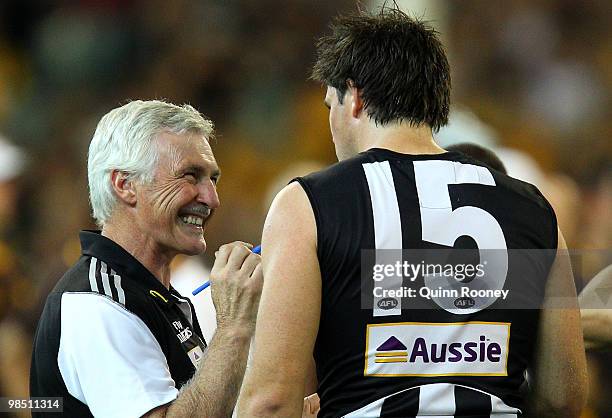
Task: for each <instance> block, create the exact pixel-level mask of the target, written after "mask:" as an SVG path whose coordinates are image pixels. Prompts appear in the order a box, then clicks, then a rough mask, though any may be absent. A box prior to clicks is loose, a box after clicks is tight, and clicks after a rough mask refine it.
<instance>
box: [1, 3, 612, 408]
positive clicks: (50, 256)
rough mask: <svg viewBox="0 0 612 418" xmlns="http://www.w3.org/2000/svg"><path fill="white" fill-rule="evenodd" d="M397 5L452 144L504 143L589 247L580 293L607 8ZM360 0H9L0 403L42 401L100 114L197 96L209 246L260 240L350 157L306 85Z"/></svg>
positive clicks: (609, 83)
mask: <svg viewBox="0 0 612 418" xmlns="http://www.w3.org/2000/svg"><path fill="white" fill-rule="evenodd" d="M376 3H377V2H363V3H362V6H361V7H363V8H370V7H374V5H375V4H376ZM399 3H400V4H401V5H402V7H404V8H405V9H406V10H411V11H412V12H413V14H415V15H417V16H422V17H424V18H425V19H427V20H432V21H433V23H434V25H435V26H436V27H437V28H438V30H439V31H440V32H441V34H442V39H443V41H444V43H445V45H446V47H447V50H448V53H449V57H450V61H451V67H452V70H453V103H454V108H453V118H452V120H451V127H450V128H448V129H446V130H445V131H443V132H441V133H440V140H441V142H449V141H455V142H456V141H462V142H463V141H475V142H478V143H481V144H483V145H487V146H491V147H494V148H496V149H498V150H499V152H500V153H501V155H502V157H503V158H505V161H506V163H507V164H508V165H509V168H510V172H511V173H514V174H515V175H517V176H520V177H523V178H525V179H528V180H531V181H534V182H535V183H536V184H537V185H538V186H539V187H541V189H542V190H543V191H544V193H545V194H546V195H547V196H548V197H549V199H550V200H551V202H552V203H553V205H554V206H555V208H556V210H557V213H558V215H559V219H560V224H561V227H562V229H563V231H564V233H565V236H566V239H567V241H568V245H569V246H570V247H571V248H576V249H580V250H584V251H583V254H582V256H581V257H580V262H579V266H575V269H576V276H577V281H578V287H579V288H581V287H583V286H584V283H585V282H586V281H588V279H589V278H591V277H592V276H593V275H594V274H595V273H596V272H597V271H599V270H600V269H602V268H603V267H604V266H606V265H608V264H610V262H612V261H611V260H610V251H609V249H610V248H611V247H612V245H611V244H612V216H611V212H612V163H611V156H612V141H611V140H610V138H611V136H612V125H611V124H610V120H612V107H611V106H610V104H611V99H612V95H611V94H610V91H611V87H612V36H611V35H612V8H611V7H610V5H609V2H608V1H606V0H581V1H575V0H512V1H501V0H492V1H490V0H465V1H461V2H450V1H441V0H428V1H400V2H399ZM355 7H356V6H355V2H354V1H348V0H334V1H306V0H287V1H283V2H279V1H276V0H236V1H231V2H230V1H223V0H206V1H204V0H203V1H189V0H175V1H167V0H166V1H164V0H147V1H140V0H80V1H77V0H72V1H69V0H64V1H60V0H58V1H50V0H39V1H25V0H3V1H2V2H0V132H1V136H2V138H3V139H2V140H1V141H0V396H10V397H17V396H26V395H27V373H28V365H29V357H30V349H31V348H30V341H31V335H32V333H33V330H34V328H35V325H36V321H37V318H38V315H39V314H40V309H41V306H42V305H41V303H42V300H43V297H44V296H45V295H46V293H47V292H48V290H49V289H50V287H51V286H53V284H54V283H55V281H56V280H57V279H58V278H59V277H60V276H61V274H62V272H63V271H64V270H65V269H66V267H67V266H69V265H70V264H71V263H72V262H73V261H74V260H75V259H76V258H77V257H78V252H79V247H78V242H77V232H78V230H79V229H82V228H86V227H90V228H91V227H93V224H92V222H91V220H90V215H89V207H88V203H87V186H86V184H87V183H86V151H87V146H88V143H89V140H90V138H91V135H92V133H93V130H94V128H95V124H96V123H97V121H98V120H99V118H100V117H101V116H102V115H103V114H104V113H106V112H107V111H108V110H109V109H111V108H112V107H115V106H117V105H119V104H122V103H124V102H125V101H126V100H128V99H136V98H142V99H148V98H164V99H167V100H169V101H172V102H175V103H186V102H188V103H191V104H192V105H194V106H195V107H196V108H198V109H199V110H200V111H202V112H203V113H204V114H206V115H207V116H209V117H211V118H212V119H213V121H214V122H215V124H216V131H217V139H216V140H215V141H213V149H214V151H215V154H216V157H217V160H218V162H219V164H220V166H221V168H222V171H223V178H222V180H221V183H220V185H219V194H220V198H221V202H222V205H221V209H220V210H219V211H218V212H217V213H216V215H215V219H214V220H213V222H212V223H211V225H210V229H209V231H208V233H207V241H208V244H209V248H210V249H214V248H216V247H217V246H218V245H220V244H221V243H223V242H228V241H232V240H236V239H241V240H248V241H251V242H258V241H259V236H260V232H261V226H262V222H263V219H264V216H265V212H266V210H267V207H268V204H269V202H270V196H271V195H273V193H274V191H275V190H277V189H278V188H279V187H280V186H279V184H283V182H284V181H286V180H287V179H288V178H290V177H291V176H292V175H297V174H302V173H303V172H304V171H309V170H311V169H316V168H317V167H319V166H322V165H327V164H330V163H332V162H334V161H335V155H334V152H333V146H332V143H331V138H330V134H329V130H328V124H327V109H326V108H325V107H324V106H323V103H322V100H323V88H322V87H321V86H318V85H317V84H315V83H313V82H310V81H308V75H309V68H310V66H311V64H312V63H313V60H314V41H315V39H316V37H318V36H319V35H321V34H322V33H323V32H325V30H326V28H327V25H328V23H329V21H330V18H331V17H332V16H333V15H335V14H337V13H338V12H342V11H348V10H354V9H355ZM8 144H13V145H8ZM14 146H17V147H18V148H15V147H14ZM500 147H503V149H502V148H500ZM602 249H607V251H604V252H602V251H595V250H602ZM212 253H213V251H209V253H208V254H212ZM202 262H203V263H204V264H206V263H210V258H209V255H205V256H204V257H203V260H202ZM611 359H612V357H611V356H610V354H601V353H600V354H590V355H589V367H590V377H591V395H590V400H589V408H588V410H587V411H585V413H584V416H585V417H597V416H598V417H612V401H611V400H610V397H609V393H608V392H609V388H610V384H611V383H612V371H611V370H612V360H611Z"/></svg>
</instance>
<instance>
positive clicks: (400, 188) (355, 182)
mask: <svg viewBox="0 0 612 418" xmlns="http://www.w3.org/2000/svg"><path fill="white" fill-rule="evenodd" d="M297 181H298V182H299V183H300V184H301V185H302V187H303V188H304V190H305V192H306V194H307V195H308V198H309V200H310V203H311V206H312V209H313V212H314V215H315V220H316V226H317V252H318V259H319V264H320V270H321V276H322V306H321V319H320V325H319V333H318V336H317V341H316V344H315V352H314V356H315V360H316V365H317V375H318V381H319V387H318V393H319V396H320V397H321V412H320V414H319V416H320V417H339V416H345V417H347V418H348V417H421V416H437V417H475V416H478V417H481V416H482V417H489V416H492V417H498V418H499V417H517V416H520V415H521V413H522V410H523V408H524V405H523V403H524V390H521V387H523V388H524V387H525V385H524V384H525V377H524V376H525V371H526V369H527V368H528V367H531V366H532V361H533V358H534V350H535V342H536V336H537V332H538V323H539V307H540V305H541V302H542V300H543V297H544V288H545V284H546V279H547V277H548V272H549V270H550V267H551V265H552V262H553V261H554V256H555V250H556V247H557V224H556V218H555V215H554V212H553V210H552V208H551V206H550V205H549V204H548V202H547V201H546V199H545V198H544V197H543V196H542V195H541V194H540V192H539V191H538V190H537V189H536V188H535V187H534V186H532V185H530V184H527V183H524V182H521V181H519V180H516V179H513V178H511V177H509V176H506V175H504V174H502V173H499V172H497V171H495V170H492V169H490V168H488V167H487V166H485V165H484V164H483V163H480V162H478V161H476V160H474V159H472V158H469V157H467V156H465V155H463V154H461V153H457V152H447V153H443V154H438V155H406V154H400V153H396V152H393V151H391V150H385V149H371V150H368V151H366V152H362V153H360V154H358V155H357V156H356V157H354V158H351V159H348V160H345V161H342V162H339V163H337V164H335V165H333V166H331V167H329V168H327V169H325V170H322V171H320V172H317V173H313V174H310V175H308V176H305V177H302V178H298V179H297ZM457 249H465V251H467V252H468V253H469V254H472V255H474V254H475V257H476V260H477V261H478V266H480V267H482V269H483V275H482V276H478V275H477V274H476V275H472V276H471V278H469V279H463V278H460V277H459V274H458V271H459V270H455V271H454V272H452V277H450V278H448V279H446V282H444V280H442V282H444V283H445V286H446V287H445V286H437V285H435V284H436V283H442V282H440V280H441V279H443V277H442V276H440V273H435V274H434V273H427V274H425V273H423V272H424V271H425V270H421V271H420V273H416V274H414V275H412V277H411V275H410V273H411V271H410V270H401V271H399V270H397V271H396V270H395V269H393V268H390V270H389V271H386V270H385V268H386V267H388V266H392V265H395V264H394V262H395V261H397V262H399V263H406V262H407V260H408V261H409V262H410V263H411V266H412V267H414V266H416V267H418V268H421V267H423V269H425V267H426V265H427V268H429V264H428V263H429V262H427V263H426V262H425V261H423V260H421V258H422V257H425V256H424V255H423V254H425V253H427V254H433V256H434V259H435V258H436V257H439V258H440V257H441V256H440V254H447V255H444V256H443V257H441V259H448V257H450V256H449V255H448V251H455V252H456V250H457ZM428 256H429V255H428ZM445 257H446V258H445ZM453 257H454V256H453ZM419 260H421V261H419ZM392 261H393V262H392ZM419 263H420V265H421V267H419V266H418V265H419ZM487 263H488V264H487ZM432 265H433V264H432ZM456 266H458V264H457V263H455V264H453V267H455V268H456ZM379 267H380V269H379V270H377V269H378V268H379ZM434 267H435V266H434ZM414 271H415V270H412V272H414ZM381 272H383V273H384V274H386V276H382V277H383V278H384V280H382V279H380V280H382V281H378V280H379V278H378V277H377V273H381ZM436 280H438V281H436ZM381 284H384V285H382V286H381ZM464 287H469V289H468V290H469V291H470V292H471V291H477V292H484V293H483V294H485V293H486V294H488V295H489V296H487V297H480V296H474V295H473V294H471V293H468V294H466V295H463V294H459V293H457V295H456V296H454V297H446V298H440V297H436V295H434V294H433V293H427V294H426V293H419V292H421V291H422V290H424V289H425V290H432V289H433V290H437V289H440V290H444V291H447V290H449V289H450V291H453V292H455V291H456V292H463V288H464ZM406 289H408V290H406ZM410 289H412V291H414V292H415V293H412V294H411V293H409V292H410V291H411V290H410ZM396 291H401V292H406V293H393V292H396ZM377 292H378V293H377ZM383 292H384V293H383ZM453 294H454V293H453ZM478 294H480V293H478ZM428 295H429V296H428ZM491 295H493V296H491ZM502 295H504V296H502ZM519 308H520V309H519Z"/></svg>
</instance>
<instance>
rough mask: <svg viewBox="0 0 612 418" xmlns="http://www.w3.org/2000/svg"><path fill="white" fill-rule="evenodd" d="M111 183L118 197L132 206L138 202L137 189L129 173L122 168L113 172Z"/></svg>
mask: <svg viewBox="0 0 612 418" xmlns="http://www.w3.org/2000/svg"><path fill="white" fill-rule="evenodd" d="M111 184H112V185H113V190H114V191H115V194H116V195H117V197H118V198H119V199H120V200H122V201H123V202H125V203H126V204H128V205H130V206H134V205H135V204H136V189H135V188H134V181H133V180H132V179H131V178H130V177H129V174H128V173H126V172H125V171H121V170H113V171H112V172H111Z"/></svg>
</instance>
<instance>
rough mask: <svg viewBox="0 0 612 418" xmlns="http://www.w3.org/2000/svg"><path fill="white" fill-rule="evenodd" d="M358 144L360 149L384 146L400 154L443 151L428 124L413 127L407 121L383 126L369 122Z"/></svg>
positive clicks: (437, 152) (438, 152) (439, 152)
mask: <svg viewBox="0 0 612 418" xmlns="http://www.w3.org/2000/svg"><path fill="white" fill-rule="evenodd" d="M359 144H360V148H361V150H360V151H366V150H368V149H371V148H384V149H389V150H391V151H395V152H399V153H402V154H441V153H443V152H445V150H444V149H443V148H441V147H440V146H438V144H436V143H435V141H434V139H433V136H432V133H431V128H430V127H429V126H426V125H423V126H418V127H413V126H410V125H409V124H408V123H401V124H388V125H385V126H381V125H378V126H377V125H375V124H373V123H370V124H368V126H367V127H365V129H364V130H363V132H362V135H361V138H360V141H359Z"/></svg>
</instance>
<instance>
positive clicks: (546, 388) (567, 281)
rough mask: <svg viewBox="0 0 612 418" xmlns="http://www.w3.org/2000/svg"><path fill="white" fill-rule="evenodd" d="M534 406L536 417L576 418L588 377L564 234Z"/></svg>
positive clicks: (548, 294) (545, 314)
mask: <svg viewBox="0 0 612 418" xmlns="http://www.w3.org/2000/svg"><path fill="white" fill-rule="evenodd" d="M534 372H535V376H534V388H533V393H532V395H533V398H532V401H533V407H534V408H535V409H536V412H535V415H536V416H539V417H547V416H554V417H578V416H579V415H580V411H581V410H582V407H583V405H584V402H585V400H586V393H587V375H586V359H585V353H584V345H583V340H582V329H581V325H580V311H579V309H578V303H577V298H576V287H575V284H574V277H573V274H572V269H571V265H570V261H569V256H568V253H567V246H566V244H565V240H564V239H563V235H562V234H561V232H560V231H559V245H558V250H557V255H556V257H555V261H554V262H553V265H552V267H551V270H550V273H549V277H548V282H547V285H546V291H545V297H544V308H543V310H542V316H541V322H540V332H539V336H538V346H537V354H536V366H535V370H534Z"/></svg>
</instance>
